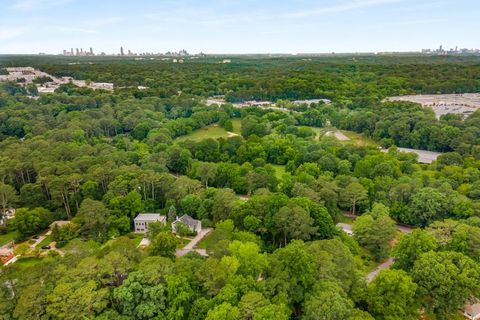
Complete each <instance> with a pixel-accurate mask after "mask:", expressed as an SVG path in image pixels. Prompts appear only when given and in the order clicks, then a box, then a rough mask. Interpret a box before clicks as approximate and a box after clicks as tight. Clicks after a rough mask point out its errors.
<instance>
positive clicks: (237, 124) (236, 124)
mask: <svg viewBox="0 0 480 320" xmlns="http://www.w3.org/2000/svg"><path fill="white" fill-rule="evenodd" d="M232 125H233V132H234V133H237V134H241V133H242V120H241V119H238V118H236V119H232Z"/></svg>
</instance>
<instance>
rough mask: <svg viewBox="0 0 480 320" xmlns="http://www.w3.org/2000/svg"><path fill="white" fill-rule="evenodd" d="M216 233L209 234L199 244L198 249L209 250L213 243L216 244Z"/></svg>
mask: <svg viewBox="0 0 480 320" xmlns="http://www.w3.org/2000/svg"><path fill="white" fill-rule="evenodd" d="M214 232H215V230H214V231H213V232H210V233H209V234H207V235H206V236H205V237H204V238H203V239H202V240H200V242H199V243H197V248H198V249H208V248H211V247H212V245H213V243H214V240H215V238H214Z"/></svg>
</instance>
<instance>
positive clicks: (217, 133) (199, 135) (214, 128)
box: [175, 119, 242, 142]
mask: <svg viewBox="0 0 480 320" xmlns="http://www.w3.org/2000/svg"><path fill="white" fill-rule="evenodd" d="M232 125H233V133H235V134H238V135H239V134H241V131H242V130H241V128H242V123H241V120H240V119H232ZM230 136H232V135H231V134H228V133H227V130H225V129H224V128H222V127H220V126H219V125H218V124H212V125H209V126H206V127H204V128H201V129H197V130H195V131H193V132H192V133H189V134H187V135H184V136H180V137H178V138H176V139H175V141H177V142H182V141H185V140H193V141H200V140H204V139H208V138H211V139H218V138H228V137H230Z"/></svg>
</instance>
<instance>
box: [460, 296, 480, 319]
mask: <svg viewBox="0 0 480 320" xmlns="http://www.w3.org/2000/svg"><path fill="white" fill-rule="evenodd" d="M463 315H464V316H465V318H467V319H469V320H479V319H480V300H478V299H475V300H473V301H470V302H467V304H465V307H464V309H463Z"/></svg>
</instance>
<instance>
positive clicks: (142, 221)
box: [133, 213, 166, 233]
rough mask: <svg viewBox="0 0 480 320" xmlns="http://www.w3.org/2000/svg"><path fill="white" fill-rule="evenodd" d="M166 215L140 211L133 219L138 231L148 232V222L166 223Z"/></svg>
mask: <svg viewBox="0 0 480 320" xmlns="http://www.w3.org/2000/svg"><path fill="white" fill-rule="evenodd" d="M165 221H166V217H165V216H161V215H160V214H158V213H140V214H139V215H138V216H136V217H135V219H134V220H133V224H134V226H135V232H136V233H147V232H148V224H149V223H151V222H162V223H165Z"/></svg>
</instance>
